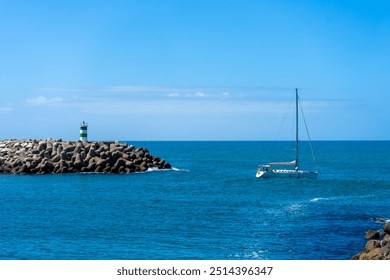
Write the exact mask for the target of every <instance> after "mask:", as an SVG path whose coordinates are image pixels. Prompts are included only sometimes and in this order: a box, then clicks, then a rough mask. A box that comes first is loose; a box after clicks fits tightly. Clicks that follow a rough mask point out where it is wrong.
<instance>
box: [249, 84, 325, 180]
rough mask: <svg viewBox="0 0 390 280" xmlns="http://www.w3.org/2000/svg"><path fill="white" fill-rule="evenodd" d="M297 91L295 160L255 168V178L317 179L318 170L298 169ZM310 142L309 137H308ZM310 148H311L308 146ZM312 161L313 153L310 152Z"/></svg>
mask: <svg viewBox="0 0 390 280" xmlns="http://www.w3.org/2000/svg"><path fill="white" fill-rule="evenodd" d="M298 102H299V96H298V89H297V88H296V89H295V160H293V161H288V162H270V163H266V164H261V165H259V166H258V168H257V172H256V178H273V177H276V178H309V179H317V178H318V174H319V171H318V170H301V169H300V168H299V161H298V156H299V133H298V116H299V114H298ZM309 141H310V137H309ZM310 148H311V149H312V146H311V144H310ZM312 155H313V159H314V161H315V158H314V153H313V150H312Z"/></svg>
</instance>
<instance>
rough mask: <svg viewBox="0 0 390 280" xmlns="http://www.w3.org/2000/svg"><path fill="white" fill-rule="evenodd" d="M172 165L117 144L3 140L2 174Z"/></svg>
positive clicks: (114, 170)
mask: <svg viewBox="0 0 390 280" xmlns="http://www.w3.org/2000/svg"><path fill="white" fill-rule="evenodd" d="M149 168H158V169H171V165H170V164H169V163H167V162H166V161H165V160H162V159H160V158H159V157H157V156H153V155H151V154H150V153H149V151H148V150H147V149H145V148H141V147H139V148H136V147H134V146H133V145H128V144H126V143H120V142H118V141H116V142H102V141H100V142H84V141H62V140H61V139H59V140H52V139H51V138H49V139H47V140H2V141H0V174H1V173H3V174H51V173H80V172H95V173H121V174H125V173H134V172H143V171H146V170H148V169H149Z"/></svg>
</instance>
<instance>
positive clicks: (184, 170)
mask: <svg viewBox="0 0 390 280" xmlns="http://www.w3.org/2000/svg"><path fill="white" fill-rule="evenodd" d="M155 171H158V172H167V171H179V172H190V171H189V170H186V169H179V168H176V167H172V168H171V169H158V168H157V167H149V168H148V170H146V172H155Z"/></svg>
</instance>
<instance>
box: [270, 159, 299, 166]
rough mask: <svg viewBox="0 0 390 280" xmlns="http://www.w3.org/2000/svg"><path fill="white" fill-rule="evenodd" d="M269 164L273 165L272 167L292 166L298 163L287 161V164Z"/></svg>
mask: <svg viewBox="0 0 390 280" xmlns="http://www.w3.org/2000/svg"><path fill="white" fill-rule="evenodd" d="M268 164H269V165H272V166H292V165H295V164H296V161H295V160H293V161H287V162H270V163H268Z"/></svg>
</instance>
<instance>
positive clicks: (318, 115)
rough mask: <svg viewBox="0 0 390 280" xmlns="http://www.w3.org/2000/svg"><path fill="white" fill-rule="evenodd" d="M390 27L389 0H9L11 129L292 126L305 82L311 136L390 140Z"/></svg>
mask: <svg viewBox="0 0 390 280" xmlns="http://www.w3.org/2000/svg"><path fill="white" fill-rule="evenodd" d="M389 30H390V3H388V2H387V1H377V0H372V1H348V0H341V1H340V0H339V1H333V0H330V1H319V0H318V1H314V0H313V1H303V0H302V1H300V0H297V1H287V0H286V1H283V0H280V1H276V0H275V1H267V0H265V1H247V0H243V1H217V0H215V1H186V0H182V1H178V0H177V1H169V0H167V1H148V0H146V1H141V0H139V1H118V0H114V1H89V0H85V1H17V0H14V1H2V0H0V38H1V44H0V117H1V120H2V121H1V123H0V131H1V132H0V138H1V139H5V138H6V139H8V138H48V137H52V138H63V139H70V140H72V139H77V137H78V133H79V127H78V125H79V123H80V122H81V121H83V120H85V121H86V122H88V123H89V138H90V139H93V140H115V139H119V140H272V139H277V140H283V139H290V138H291V137H292V135H293V134H292V133H291V131H290V129H286V130H284V129H281V123H283V122H284V120H285V119H286V114H287V119H290V116H289V113H286V112H290V110H288V109H289V108H291V102H292V100H293V94H294V88H295V87H298V88H300V93H301V100H302V105H303V109H304V111H305V116H306V120H307V122H308V126H309V129H310V133H311V137H312V139H316V140H350V139H351V140H360V139H361V140H389V139H390V129H389V128H388V127H389V123H390V113H389V110H388V106H389V104H390V84H389V74H390V71H389V70H390V69H389V68H390V51H389V50H390V31H389ZM291 119H292V117H291ZM287 122H289V121H287ZM284 131H286V132H284Z"/></svg>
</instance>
